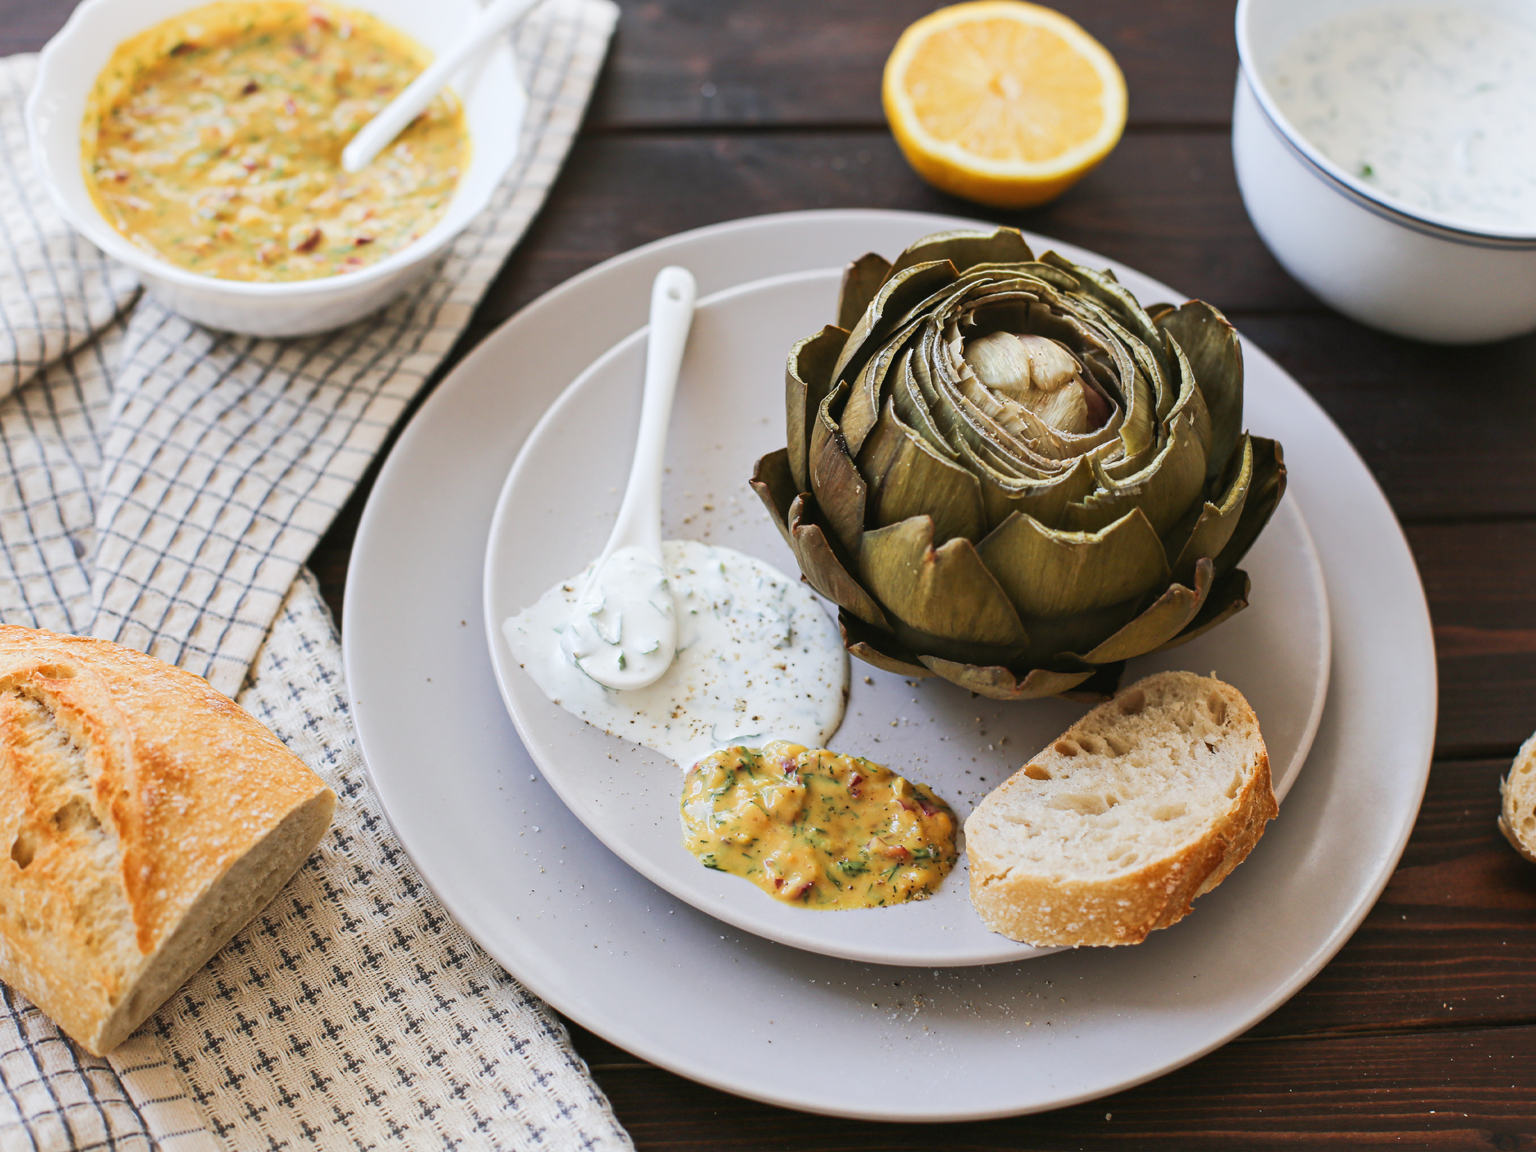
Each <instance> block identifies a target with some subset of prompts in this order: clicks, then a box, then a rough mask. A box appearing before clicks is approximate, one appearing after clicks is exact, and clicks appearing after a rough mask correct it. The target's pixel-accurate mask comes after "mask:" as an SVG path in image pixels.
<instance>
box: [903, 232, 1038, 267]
mask: <svg viewBox="0 0 1536 1152" xmlns="http://www.w3.org/2000/svg"><path fill="white" fill-rule="evenodd" d="M1034 259H1035V254H1034V253H1033V252H1031V251H1030V250H1029V244H1028V242H1027V241H1026V240H1025V239H1024V234H1023V233H1022V232H1020V231H1019V230H1018V229H1017V228H1006V227H1004V228H996V229H994V230H993V231H991V232H980V231H974V230H971V229H956V230H955V231H953V232H936V233H934V234H933V235H932V236H925V237H923V239H921V240H919V241H918V242H917V243H916V244H913V245H912V246H911V247H910V248H908V249H907V250H906V251H904V252H903V253H902V254H901V255H900V256H898V257H896V262H895V263H894V264H892V265H891V271H890V275H891V276H892V277H894V276H896V275H897V274H898V273H900V272H902V271H904V270H905V269H907V268H911V267H913V266H914V265H917V264H922V263H926V262H928V261H932V260H948V261H949V262H950V263H951V264H953V265H954V266H955V271H957V272H969V271H970V270H971V269H973V268H975V267H976V266H977V265H978V264H981V265H988V266H992V265H1013V264H1026V263H1033V261H1034Z"/></svg>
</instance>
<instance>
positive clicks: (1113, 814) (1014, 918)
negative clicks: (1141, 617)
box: [965, 672, 1279, 945]
mask: <svg viewBox="0 0 1536 1152" xmlns="http://www.w3.org/2000/svg"><path fill="white" fill-rule="evenodd" d="M1278 812H1279V808H1278V806H1277V804H1276V803H1275V793H1274V789H1273V787H1272V786H1271V784H1270V776H1269V753H1268V752H1267V751H1266V750H1265V747H1264V738H1263V737H1262V736H1261V735H1260V733H1259V722H1258V718H1257V717H1256V716H1255V715H1254V714H1253V709H1252V708H1250V707H1249V706H1248V701H1246V700H1245V699H1243V696H1242V694H1241V693H1240V692H1238V690H1237V689H1236V688H1233V687H1232V686H1231V685H1230V684H1224V683H1222V682H1221V681H1220V680H1216V679H1214V678H1212V677H1207V676H1197V675H1195V674H1194V673H1192V672H1159V673H1158V674H1156V675H1154V676H1148V677H1147V678H1146V679H1144V680H1140V681H1138V682H1136V683H1135V684H1132V685H1131V686H1130V687H1129V688H1126V689H1124V690H1122V691H1121V692H1120V693H1119V694H1118V695H1117V696H1116V697H1115V698H1114V699H1113V700H1111V701H1109V702H1108V703H1106V704H1101V705H1100V706H1099V707H1097V708H1095V709H1094V710H1093V711H1092V712H1089V713H1088V715H1086V716H1084V717H1083V718H1082V719H1081V720H1079V721H1078V722H1077V723H1076V724H1074V725H1072V727H1070V728H1068V729H1067V730H1066V731H1065V732H1064V733H1062V734H1061V736H1060V737H1059V738H1057V739H1056V740H1055V741H1054V742H1053V743H1052V744H1050V745H1049V746H1048V747H1046V748H1045V749H1043V750H1042V751H1041V752H1040V753H1039V754H1038V755H1037V756H1034V757H1032V758H1031V759H1030V761H1029V763H1028V764H1026V765H1025V766H1024V767H1023V768H1021V769H1020V770H1019V771H1018V772H1016V773H1014V775H1013V776H1011V777H1010V778H1009V779H1008V780H1006V781H1004V782H1003V783H1002V784H1001V785H999V786H998V788H997V789H996V790H995V791H993V792H992V794H991V795H989V796H988V797H987V798H986V799H984V800H983V801H982V802H981V803H980V804H978V805H977V806H976V808H975V810H974V811H973V812H972V813H971V815H970V817H969V818H968V819H967V820H966V822H965V844H966V852H967V854H968V855H969V858H970V875H971V903H972V904H974V905H975V907H976V911H977V912H978V913H979V914H980V915H981V918H982V920H983V921H984V922H985V923H986V925H987V927H988V928H990V929H992V931H994V932H1000V933H1001V934H1002V935H1004V936H1007V937H1009V938H1010V939H1013V940H1022V941H1027V942H1028V943H1031V944H1039V945H1054V944H1065V945H1082V944H1103V945H1116V944H1139V943H1140V942H1141V941H1142V940H1144V939H1146V937H1147V933H1149V932H1151V931H1152V930H1153V929H1155V928H1166V927H1167V926H1168V925H1170V924H1173V923H1175V922H1176V921H1178V920H1181V919H1182V918H1183V917H1184V916H1185V915H1186V914H1187V913H1188V912H1189V909H1190V902H1191V901H1193V900H1194V898H1195V897H1196V896H1199V895H1201V894H1203V893H1205V892H1208V891H1210V890H1211V889H1212V888H1214V887H1216V885H1217V884H1220V883H1221V881H1222V880H1224V879H1225V878H1226V877H1227V874H1228V873H1229V872H1231V871H1232V869H1233V868H1235V867H1237V865H1238V864H1240V863H1241V862H1242V860H1243V858H1244V857H1246V856H1247V855H1248V853H1249V851H1250V850H1251V849H1252V848H1253V846H1254V845H1255V844H1256V843H1258V840H1259V837H1260V836H1262V835H1263V834H1264V826H1265V824H1266V823H1268V822H1269V821H1270V820H1272V819H1273V818H1274V817H1275V816H1276V815H1277V814H1278Z"/></svg>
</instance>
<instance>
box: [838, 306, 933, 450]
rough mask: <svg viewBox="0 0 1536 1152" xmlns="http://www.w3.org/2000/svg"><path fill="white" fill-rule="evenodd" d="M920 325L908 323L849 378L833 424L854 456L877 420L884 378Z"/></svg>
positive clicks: (886, 388) (886, 389)
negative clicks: (849, 386) (846, 392)
mask: <svg viewBox="0 0 1536 1152" xmlns="http://www.w3.org/2000/svg"><path fill="white" fill-rule="evenodd" d="M920 326H921V322H914V323H912V324H908V325H907V326H906V327H905V328H903V329H902V330H901V331H900V332H898V333H896V334H895V335H894V336H892V337H891V339H890V340H888V341H887V342H886V343H885V344H884V345H882V346H881V348H880V349H879V351H877V352H876V353H875V354H874V355H873V356H871V357H870V358H869V360H868V361H867V362H866V363H865V365H864V367H863V368H861V369H859V374H858V375H857V376H855V377H854V379H853V385H852V388H851V389H850V391H849V393H848V402H847V404H845V405H844V406H843V411H842V413H841V414H840V415H839V416H838V419H837V423H838V426H839V427H840V428H842V430H843V439H844V440H846V441H847V442H848V451H849V452H851V453H852V454H853V455H854V456H855V457H857V456H858V454H859V451H860V450H861V449H862V448H863V447H864V437H866V436H868V435H869V432H870V429H872V428H873V427H874V426H875V423H876V421H878V420H879V419H880V402H881V398H882V397H883V396H885V395H886V394H887V393H888V392H889V391H890V389H889V388H888V387H887V386H886V377H887V375H888V374H889V373H890V372H891V371H892V370H893V368H894V367H895V365H896V364H897V363H898V362H899V361H900V360H901V358H902V353H903V352H905V351H907V347H906V345H907V343H908V342H909V341H910V340H911V339H912V337H913V335H914V334H915V333H916V331H917V329H918V328H919V327H920Z"/></svg>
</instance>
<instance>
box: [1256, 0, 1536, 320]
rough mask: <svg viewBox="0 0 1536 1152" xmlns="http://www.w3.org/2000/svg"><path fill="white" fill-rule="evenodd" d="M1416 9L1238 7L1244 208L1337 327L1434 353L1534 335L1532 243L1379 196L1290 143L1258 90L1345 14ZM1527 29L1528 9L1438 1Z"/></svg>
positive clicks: (1310, 4) (1365, 4)
mask: <svg viewBox="0 0 1536 1152" xmlns="http://www.w3.org/2000/svg"><path fill="white" fill-rule="evenodd" d="M1424 2H1425V0H1391V2H1390V3H1389V2H1388V0H1239V2H1238V5H1237V49H1238V56H1239V58H1240V59H1241V61H1242V69H1241V73H1240V75H1239V76H1238V80H1237V101H1236V106H1235V107H1234V109H1233V114H1232V156H1233V160H1234V162H1235V164H1236V167H1237V183H1238V187H1239V188H1240V189H1241V190H1242V194H1243V203H1244V204H1245V205H1246V206H1247V208H1248V215H1249V216H1250V217H1251V218H1252V219H1253V224H1254V227H1255V228H1257V229H1258V232H1259V235H1260V236H1262V237H1263V239H1264V243H1265V244H1267V245H1268V246H1269V250H1270V251H1271V252H1273V253H1274V254H1275V258H1276V259H1277V260H1279V261H1280V263H1281V264H1283V265H1284V266H1285V269H1286V271H1288V272H1289V273H1290V274H1291V275H1292V276H1294V277H1296V279H1297V280H1299V281H1301V282H1302V283H1303V284H1305V285H1306V286H1307V287H1308V288H1310V289H1311V290H1312V291H1313V292H1315V293H1316V294H1317V295H1318V296H1320V297H1321V298H1322V299H1323V300H1324V301H1325V302H1327V303H1328V304H1329V305H1331V306H1332V307H1334V308H1337V309H1338V310H1339V311H1340V312H1342V313H1344V314H1345V315H1346V316H1350V317H1352V318H1353V319H1355V320H1358V321H1360V322H1361V323H1362V324H1369V325H1370V326H1372V327H1373V328H1381V329H1383V330H1385V331H1387V332H1393V333H1396V334H1397V335H1399V336H1407V337H1410V338H1412V339H1416V340H1428V341H1433V342H1435V343H1444V344H1472V343H1479V342H1482V341H1488V340H1501V339H1504V338H1506V337H1510V336H1518V335H1520V334H1522V333H1525V332H1530V331H1532V330H1533V329H1536V233H1532V232H1524V233H1522V232H1514V231H1501V230H1499V229H1497V228H1483V227H1476V226H1469V225H1466V224H1461V223H1458V222H1456V221H1455V220H1453V219H1449V218H1446V217H1443V216H1439V215H1437V214H1435V213H1432V212H1429V211H1422V210H1419V209H1416V208H1413V207H1411V206H1409V205H1406V204H1404V203H1402V202H1401V201H1398V200H1396V199H1394V198H1392V197H1389V196H1385V195H1383V194H1382V193H1381V192H1380V191H1378V190H1377V189H1374V188H1371V187H1370V186H1368V185H1366V184H1364V183H1362V182H1361V181H1359V180H1357V179H1355V178H1354V177H1353V176H1351V175H1350V174H1349V173H1348V172H1345V171H1344V170H1343V169H1342V168H1340V167H1339V166H1338V165H1337V164H1335V163H1333V161H1331V160H1329V159H1328V158H1327V157H1326V156H1324V155H1323V154H1322V152H1320V151H1319V150H1318V149H1317V148H1316V147H1314V146H1313V145H1312V144H1310V143H1309V142H1308V141H1307V140H1306V138H1305V137H1303V136H1302V135H1301V133H1300V132H1299V131H1297V129H1296V128H1295V126H1294V125H1292V124H1291V123H1290V121H1289V120H1287V119H1286V117H1285V115H1284V113H1283V112H1281V111H1280V108H1279V107H1278V105H1277V104H1276V103H1275V101H1274V99H1273V98H1272V96H1271V95H1270V93H1269V90H1268V88H1267V87H1266V82H1265V77H1266V75H1267V74H1268V72H1269V70H1270V68H1271V67H1272V65H1273V62H1274V59H1275V56H1276V54H1277V53H1279V52H1280V51H1281V50H1282V49H1284V48H1285V46H1286V45H1287V44H1289V43H1290V42H1291V41H1292V40H1293V39H1294V38H1295V37H1296V36H1297V35H1299V34H1300V33H1301V32H1303V31H1305V30H1306V29H1308V28H1311V27H1314V26H1315V25H1317V24H1319V23H1321V22H1323V21H1324V20H1327V19H1330V18H1332V17H1336V16H1339V15H1342V14H1344V13H1347V12H1352V11H1356V10H1359V9H1364V8H1381V7H1389V6H1393V3H1395V4H1396V5H1398V6H1401V7H1405V8H1406V7H1423V6H1424ZM1438 2H1439V3H1441V4H1457V5H1459V6H1460V7H1465V8H1468V9H1475V10H1479V11H1483V12H1487V13H1489V14H1490V15H1496V16H1498V17H1500V18H1502V19H1504V20H1508V21H1511V22H1515V23H1519V24H1522V25H1524V26H1526V27H1536V9H1533V7H1532V5H1531V4H1530V0H1438Z"/></svg>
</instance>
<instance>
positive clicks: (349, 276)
mask: <svg viewBox="0 0 1536 1152" xmlns="http://www.w3.org/2000/svg"><path fill="white" fill-rule="evenodd" d="M114 2H116V0H83V2H82V3H81V4H80V5H79V7H77V8H76V9H75V10H74V12H72V13H71V14H70V17H69V19H68V21H66V22H65V24H64V27H63V28H61V29H60V30H59V31H58V33H57V34H56V35H54V37H53V38H52V39H51V40H49V41H48V43H47V44H46V45H44V47H43V50H42V53H41V55H40V56H39V57H38V63H37V78H36V80H35V81H34V82H33V85H32V91H31V92H30V93H28V95H27V104H26V112H25V119H26V124H27V131H28V136H29V138H34V136H33V133H34V130H33V123H34V117H35V114H36V106H37V104H38V102H39V100H40V99H41V97H42V94H44V93H46V92H48V91H50V90H51V88H52V87H53V86H54V85H57V84H59V83H60V82H61V81H60V78H59V76H58V75H57V74H58V73H59V71H60V70H61V67H62V61H64V60H65V59H67V57H68V54H69V52H70V50H71V48H72V47H73V44H72V41H73V40H74V38H75V37H76V36H77V35H79V34H80V33H81V32H82V30H83V29H84V28H85V26H86V25H87V24H88V23H89V21H90V20H91V18H92V15H93V13H95V12H96V11H97V10H99V9H101V8H104V7H106V6H108V5H110V4H112V3H114ZM210 2H211V0H187V2H186V6H185V9H184V10H185V11H190V10H192V9H194V8H200V7H202V6H203V5H204V4H207V3H210ZM340 2H341V3H342V4H346V3H348V0H340ZM359 6H360V7H366V3H363V4H359ZM155 23H158V21H150V22H148V23H146V24H145V28H149V27H152V26H153V25H154V24H155ZM495 51H497V52H507V51H509V49H508V48H507V47H506V46H505V45H501V46H499V47H498V48H496V49H495ZM471 66H472V65H471ZM513 78H514V82H516V71H515V70H514V72H513ZM95 80H96V78H95V77H94V76H92V77H90V78H89V80H88V81H87V83H91V84H94V83H95ZM63 82H64V83H68V81H63ZM32 152H33V157H34V159H35V160H36V162H37V166H38V168H39V172H38V175H39V176H40V177H41V178H42V180H43V182H44V184H45V185H46V186H47V187H48V189H49V192H50V193H51V194H53V195H52V198H53V201H54V203H55V204H56V205H58V207H59V209H60V211H61V212H63V213H64V216H65V218H66V219H67V220H68V221H69V223H70V224H71V225H72V226H73V227H74V228H75V229H76V230H77V231H79V232H80V233H82V234H83V235H84V236H85V237H86V239H88V240H90V241H91V243H93V244H95V245H96V247H98V248H100V249H102V250H103V251H104V252H106V253H107V254H108V255H109V256H112V257H113V258H115V259H117V260H120V261H122V262H123V263H124V264H127V265H129V266H131V267H133V268H136V269H138V270H139V271H141V272H144V273H146V274H148V275H151V276H155V277H158V278H159V279H161V280H165V281H169V282H171V283H174V284H179V285H181V286H183V287H187V288H212V287H217V289H218V290H219V291H220V292H222V293H228V294H230V295H235V296H248V297H274V296H275V297H280V298H284V299H289V300H293V299H296V298H302V297H304V296H310V295H313V296H327V295H329V294H330V293H332V292H334V291H336V289H337V288H339V287H345V288H347V289H354V288H362V287H364V286H366V285H368V284H371V283H374V282H375V281H378V280H383V279H386V278H388V277H391V276H394V275H396V274H398V273H400V272H402V271H404V270H405V269H407V268H409V267H411V266H412V265H414V264H416V263H418V262H419V261H421V260H423V259H426V258H427V257H429V256H431V255H433V254H435V253H436V252H438V251H439V250H440V249H441V248H442V246H443V245H444V244H445V243H446V242H447V240H448V239H450V236H449V235H448V233H450V232H451V233H454V234H456V233H458V232H460V231H462V230H463V229H464V227H465V225H466V224H467V223H468V222H469V221H470V220H471V219H473V218H474V217H475V216H476V215H478V214H479V213H480V211H481V210H483V209H484V208H485V206H486V204H488V203H489V202H490V198H491V194H492V192H493V191H494V187H495V185H496V183H497V182H498V181H491V182H490V183H489V185H488V186H487V189H486V191H485V194H484V195H483V196H478V197H476V198H475V202H470V201H469V200H466V201H465V202H464V204H463V206H462V208H461V207H460V205H458V204H455V203H454V202H452V201H450V203H449V207H448V210H447V211H446V212H445V213H444V214H443V216H442V218H441V219H440V220H439V221H438V222H437V223H436V224H435V225H434V226H433V227H432V228H430V229H428V230H427V231H426V232H425V233H423V234H422V235H421V236H419V237H418V238H417V239H415V240H413V241H412V242H411V243H410V244H407V245H406V246H405V247H404V248H402V249H400V250H399V251H398V252H395V253H392V254H391V255H389V256H387V257H385V258H384V259H383V260H380V261H379V262H378V263H377V264H370V265H368V266H367V267H366V268H360V269H358V270H357V271H356V272H347V273H343V274H337V275H332V276H317V277H314V278H312V279H309V280H281V281H252V280H225V279H221V278H219V277H217V276H205V275H203V274H201V273H198V272H191V271H188V270H187V269H185V268H181V267H179V266H177V265H175V264H171V263H169V262H168V261H166V260H162V259H160V258H159V257H158V256H156V255H154V254H153V253H151V252H148V251H146V250H145V249H143V248H140V247H139V246H138V245H136V244H134V243H132V242H131V241H129V240H128V239H127V238H126V237H125V236H123V235H122V233H120V232H119V231H118V230H117V229H116V228H113V227H112V226H111V224H109V223H108V222H107V220H106V219H105V217H103V216H102V215H101V214H100V212H99V211H98V212H96V213H93V214H92V215H91V216H89V217H85V218H82V217H81V216H80V214H79V213H77V212H75V211H73V210H72V209H71V207H70V206H69V204H68V203H67V202H66V201H65V200H64V198H63V197H61V196H59V195H57V194H56V193H55V191H54V176H53V173H52V171H51V170H50V169H49V166H48V165H47V164H46V163H45V162H44V160H43V157H42V156H41V155H40V150H39V149H38V148H37V147H36V146H35V144H34V146H33V149H32ZM471 163H473V160H471ZM465 175H466V176H467V175H468V173H467V172H466V174H465ZM462 184H463V181H462V180H461V186H462Z"/></svg>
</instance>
